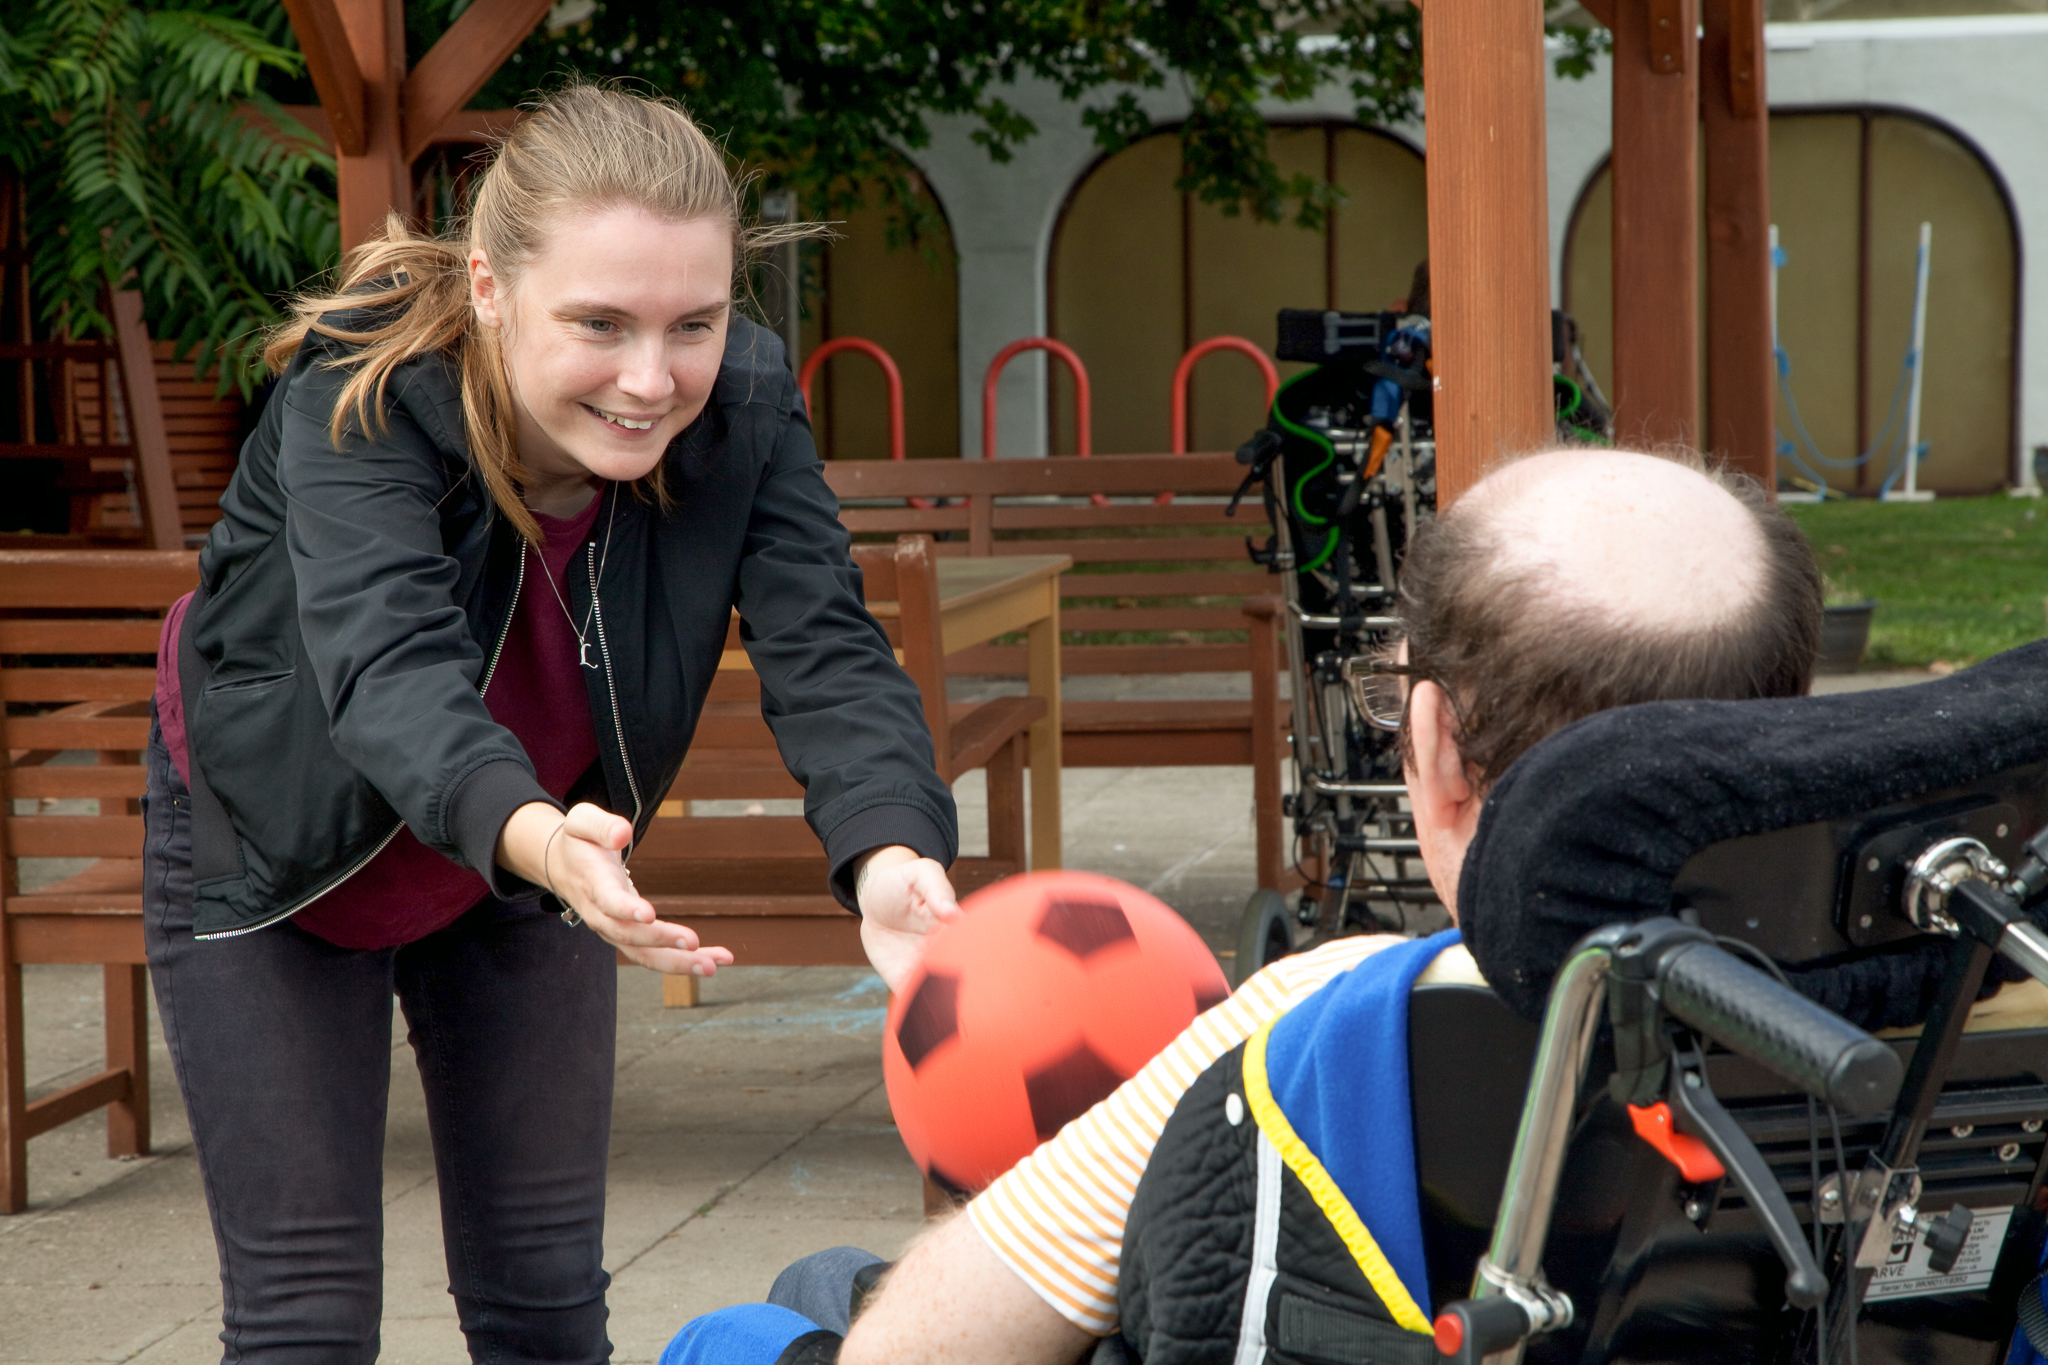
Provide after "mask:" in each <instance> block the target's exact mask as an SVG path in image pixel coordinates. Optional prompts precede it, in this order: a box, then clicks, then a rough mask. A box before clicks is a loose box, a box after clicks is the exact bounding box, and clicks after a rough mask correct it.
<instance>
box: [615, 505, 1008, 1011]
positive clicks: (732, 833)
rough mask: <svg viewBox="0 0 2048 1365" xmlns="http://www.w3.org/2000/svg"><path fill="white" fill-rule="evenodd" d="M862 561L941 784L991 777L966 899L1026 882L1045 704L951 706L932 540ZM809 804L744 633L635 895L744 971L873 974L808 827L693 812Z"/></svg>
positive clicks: (961, 870)
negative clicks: (1028, 784)
mask: <svg viewBox="0 0 2048 1365" xmlns="http://www.w3.org/2000/svg"><path fill="white" fill-rule="evenodd" d="M854 559H855V562H856V563H858V564H859V565H860V568H861V573H862V577H863V579H864V580H865V585H866V591H867V595H868V598H869V599H870V601H872V602H873V603H874V605H875V610H876V615H877V616H878V618H880V619H881V620H882V623H883V626H884V628H885V629H886V630H887V631H888V632H889V636H890V640H891V642H892V643H893V644H894V645H895V646H896V648H897V651H898V653H899V655H900V657H901V659H902V662H903V666H904V669H905V671H907V672H908V673H909V674H910V676H911V678H912V679H913V680H915V681H916V682H917V684H918V689H919V691H920V693H921V694H922V697H923V702H924V713H925V723H926V724H927V725H928V726H929V727H930V728H931V732H932V739H933V748H934V752H935V754H936V755H937V758H938V767H939V775H940V776H941V777H943V778H945V779H946V781H948V782H952V781H953V780H954V779H956V778H958V777H959V776H961V775H962V774H964V773H968V772H972V771H973V770H974V769H976V768H983V769H986V771H987V782H988V843H989V851H988V856H987V857H981V858H962V859H960V860H959V861H958V862H956V863H955V864H954V866H953V873H952V876H953V883H954V886H955V887H956V888H957V889H958V890H960V891H961V892H962V893H963V894H964V893H965V892H968V891H971V890H974V889H976V888H978V887H982V886H986V885H988V884H989V883H991V882H994V881H997V880H999V879H1001V878H1003V877H1007V876H1009V875H1011V874H1012V873H1015V872H1021V871H1023V870H1024V868H1025V866H1026V859H1025V847H1024V770H1025V766H1026V754H1027V739H1028V732H1029V729H1030V726H1031V724H1032V722H1033V721H1036V720H1037V719H1039V718H1040V717H1041V716H1043V715H1045V714H1046V706H1045V703H1044V702H1043V701H1042V700H1040V699H1039V698H1036V697H1002V698H998V699H996V700H993V701H987V702H983V703H980V704H979V705H961V706H950V705H948V704H947V703H946V700H945V695H946V694H945V675H944V672H943V667H944V661H945V651H944V649H943V647H942V645H941V643H940V632H939V611H938V573H937V559H936V557H935V556H934V554H933V547H932V542H931V540H930V539H929V538H928V537H924V536H904V537H902V538H901V539H900V540H899V541H898V542H897V543H895V544H893V545H890V544H879V545H860V546H856V547H855V550H854ZM803 794H804V792H803V788H802V787H801V786H800V785H798V783H797V781H796V779H795V778H793V777H791V776H790V775H789V771H788V769H787V768H785V767H784V766H783V762H782V756H781V754H780V753H779V752H778V751H777V750H776V747H775V740H774V736H773V734H772V733H771V732H770V731H769V729H768V724H767V722H766V721H765V720H763V719H762V717H761V692H760V683H759V680H758V679H757V678H756V677H755V675H754V673H753V670H752V669H751V668H750V667H749V666H748V664H747V662H746V656H745V654H744V653H743V652H741V649H740V644H739V639H738V632H737V626H735V628H734V630H733V632H732V633H731V634H730V635H729V637H728V640H727V654H726V660H725V664H724V665H723V666H721V668H720V670H719V675H718V680H717V681H716V683H714V684H713V688H712V692H711V696H710V698H709V700H708V701H707V702H706V704H705V708H704V715H703V718H702V719H701V720H700V721H699V722H698V726H697V734H696V737H695V739H694V740H693V741H692V743H691V746H690V753H689V756H688V758H687V759H685V760H684V763H683V770H682V772H681V774H680V775H679V776H678V777H677V779H676V782H675V785H674V786H673V787H671V788H670V790H669V793H668V797H667V799H666V800H665V801H664V802H663V803H662V808H661V816H660V817H659V818H657V819H656V820H655V821H654V823H653V826H652V827H651V828H650V829H649V831H648V833H647V836H646V837H645V838H644V839H642V840H641V842H640V845H639V847H638V848H636V849H635V850H634V853H633V879H634V882H635V884H636V885H637V886H638V887H639V888H640V890H641V892H642V894H644V895H645V896H647V898H648V899H649V900H650V901H652V902H653V903H654V905H655V908H656V909H657V910H659V911H660V913H661V915H662V917H663V918H664V919H677V920H681V921H683V922H685V923H687V924H689V925H690V926H691V927H692V928H693V929H695V930H697V932H698V933H699V935H701V936H702V938H703V941H704V942H706V943H717V944H723V945H724V946H725V947H728V948H731V949H732V950H733V953H734V955H735V957H736V958H737V959H738V960H739V961H741V962H743V963H748V964H774V965H777V966H803V965H811V964H821V963H822V964H865V963H866V962H867V954H866V953H865V951H863V949H862V947H861V942H860V921H859V919H858V918H857V917H855V916H853V915H850V914H848V913H847V912H846V910H845V909H843V908H842V907H841V906H840V905H839V903H838V902H837V901H836V900H834V899H833V898H832V896H831V894H830V892H828V891H827V890H826V888H825V879H826V876H827V873H828V872H829V870H830V869H829V868H828V867H827V865H826V859H825V854H824V850H823V849H822V848H821V847H820V846H819V844H818V838H817V836H816V835H815V834H813V833H812V832H811V828H810V826H809V824H807V823H806V822H805V821H804V819H803V818H802V817H801V816H793V815H782V816H778V815H752V816H722V815H694V814H691V813H689V812H690V807H689V803H690V802H693V801H734V800H739V801H762V802H765V801H770V800H776V799H785V798H790V797H801V796H802V795H803ZM694 984H695V983H694V979H693V978H669V979H667V980H666V981H665V982H664V987H665V991H664V998H665V999H667V1000H668V1001H669V1003H671V1004H689V1003H693V1002H694V989H693V987H694Z"/></svg>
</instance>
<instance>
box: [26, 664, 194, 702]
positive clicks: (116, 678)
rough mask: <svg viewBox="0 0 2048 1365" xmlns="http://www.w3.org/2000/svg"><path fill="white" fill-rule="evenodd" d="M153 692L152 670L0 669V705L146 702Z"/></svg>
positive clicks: (154, 677) (153, 673)
mask: <svg viewBox="0 0 2048 1365" xmlns="http://www.w3.org/2000/svg"><path fill="white" fill-rule="evenodd" d="M155 691H156V670H155V669H153V668H0V701H135V700H138V699H140V700H144V701H146V700H148V699H149V696H150V694H151V693H153V692H155Z"/></svg>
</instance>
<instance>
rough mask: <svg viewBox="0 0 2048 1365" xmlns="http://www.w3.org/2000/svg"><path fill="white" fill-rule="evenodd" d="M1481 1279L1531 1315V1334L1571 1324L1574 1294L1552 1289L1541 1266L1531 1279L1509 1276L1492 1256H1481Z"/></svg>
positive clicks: (1556, 1330)
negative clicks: (1496, 1263) (1495, 1262)
mask: <svg viewBox="0 0 2048 1365" xmlns="http://www.w3.org/2000/svg"><path fill="white" fill-rule="evenodd" d="M1479 1278H1480V1279H1481V1280H1483V1281H1485V1282H1486V1283H1487V1284H1490V1285H1492V1286H1493V1287H1494V1288H1495V1289H1496V1290H1498V1291H1499V1292H1500V1295H1501V1297H1503V1298H1505V1299H1509V1300H1511V1301H1513V1302H1514V1303H1515V1304H1516V1305H1517V1306H1518V1307H1519V1308H1521V1310H1522V1311H1523V1312H1524V1313H1527V1314H1528V1315H1529V1335H1530V1336H1532V1337H1535V1336H1541V1335H1543V1334H1544V1333H1545V1332H1562V1331H1563V1330H1564V1329H1565V1328H1567V1327H1569V1326H1571V1325H1572V1313H1573V1309H1572V1300H1571V1295H1569V1294H1565V1293H1562V1292H1560V1291H1558V1290H1556V1289H1552V1288H1551V1287H1550V1284H1549V1282H1548V1281H1546V1280H1545V1279H1544V1278H1543V1272H1542V1270H1541V1269H1538V1270H1537V1272H1536V1273H1535V1274H1534V1275H1533V1276H1530V1277H1528V1278H1524V1277H1522V1276H1520V1275H1510V1274H1508V1273H1507V1272H1506V1271H1504V1270H1502V1269H1501V1268H1500V1267H1499V1266H1497V1265H1495V1264H1494V1263H1493V1258H1492V1257H1490V1256H1482V1257H1480V1258H1479Z"/></svg>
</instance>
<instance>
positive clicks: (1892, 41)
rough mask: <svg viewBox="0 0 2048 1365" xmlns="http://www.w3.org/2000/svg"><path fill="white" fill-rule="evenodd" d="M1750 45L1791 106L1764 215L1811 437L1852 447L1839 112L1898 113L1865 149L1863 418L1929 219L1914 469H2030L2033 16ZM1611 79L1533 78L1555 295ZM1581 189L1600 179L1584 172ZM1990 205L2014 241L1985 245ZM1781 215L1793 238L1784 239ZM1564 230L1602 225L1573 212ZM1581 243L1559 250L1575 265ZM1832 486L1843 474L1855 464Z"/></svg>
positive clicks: (1576, 278)
mask: <svg viewBox="0 0 2048 1365" xmlns="http://www.w3.org/2000/svg"><path fill="white" fill-rule="evenodd" d="M1766 46H1767V48H1768V50H1769V65H1768V70H1767V77H1766V79H1767V82H1768V84H1767V89H1768V94H1769V98H1770V103H1771V108H1772V110H1773V112H1774V114H1777V115H1781V116H1784V115H1792V114H1801V115H1803V116H1802V117H1799V118H1792V117H1779V118H1778V119H1777V120H1776V125H1775V126H1774V128H1773V133H1772V155H1773V162H1774V164H1773V166H1772V176H1771V187H1772V195H1773V199H1774V213H1773V217H1774V218H1776V219H1777V220H1778V221H1779V222H1780V223H1781V224H1783V225H1785V226H1786V227H1787V228H1788V236H1787V239H1786V241H1785V247H1786V250H1787V254H1788V260H1787V264H1786V270H1785V273H1784V275H1783V277H1782V280H1781V288H1782V290H1783V291H1784V293H1783V297H1782V298H1781V304H1780V309H1779V318H1780V324H1781V329H1782V334H1781V335H1782V340H1783V341H1784V344H1785V348H1786V350H1787V351H1788V352H1789V353H1790V355H1791V357H1792V363H1793V367H1794V368H1793V384H1794V390H1795V392H1796V394H1797V396H1798V400H1799V403H1800V405H1801V408H1802V413H1803V415H1804V416H1805V417H1806V421H1807V426H1808V428H1809V430H1811V431H1812V433H1813V435H1814V437H1815V440H1816V442H1817V443H1818V444H1819V445H1820V446H1821V447H1822V449H1823V450H1825V451H1827V452H1828V453H1829V454H1831V455H1847V454H1852V453H1853V452H1854V449H1855V400H1854V391H1855V375H1854V371H1855V345H1854V339H1853V328H1854V327H1855V288H1856V284H1855V274H1856V270H1857V248H1856V242H1855V235H1856V234H1855V221H1856V216H1855V213H1854V212H1853V210H1852V207H1851V206H1845V205H1843V204H1842V203H1841V202H1840V201H1841V199H1842V197H1843V196H1844V195H1845V194H1847V193H1853V190H1852V189H1850V188H1849V187H1851V186H1853V185H1854V183H1855V182H1854V179H1853V177H1852V175H1851V173H1852V172H1853V171H1854V168H1855V166H1856V163H1857V160H1858V157H1859V150H1858V147H1857V142H1856V139H1857V138H1858V136H1859V135H1860V134H1859V125H1860V119H1859V118H1858V117H1857V116H1856V115H1855V114H1853V113H1850V112H1849V111H1854V110H1860V109H1865V108H1868V109H1873V110H1878V111H1887V112H1896V113H1900V114H1904V115H1908V116H1910V117H1906V118H1899V119H1883V120H1880V121H1879V122H1878V123H1877V125H1876V127H1875V131H1876V133H1877V138H1876V140H1875V141H1874V143H1873V148H1872V151H1873V171H1874V176H1873V181H1872V186H1871V189H1872V198H1873V215H1872V222H1873V234H1872V242H1871V294H1872V297H1871V321H1870V336H1871V341H1870V350H1869V359H1868V361H1867V364H1868V366H1869V379H1868V390H1869V408H1868V409H1867V410H1866V412H1867V416H1866V420H1865V430H1866V431H1867V432H1868V433H1870V434H1872V435H1874V434H1875V433H1876V431H1877V430H1878V428H1879V427H1880V426H1881V425H1882V423H1883V418H1884V406H1885V404H1886V401H1887V400H1888V399H1889V397H1890V395H1891V390H1892V380H1893V378H1894V377H1895V375H1896V373H1897V369H1898V365H1899V361H1900V358H1901V355H1902V352H1903V348H1904V342H1905V336H1906V322H1905V320H1904V319H1905V318H1906V317H1908V316H1910V312H1911V307H1912V301H1911V294H1910V291H1911V288H1912V273H1911V272H1912V265H1911V261H1912V252H1913V249H1914V243H1913V238H1914V236H1915V235H1916V234H1917V232H1918V228H1919V224H1920V222H1921V220H1922V219H1923V218H1926V219H1930V220H1932V221H1933V222H1934V224H1935V227H1934V250H1933V278H1932V281H1931V283H1930V288H1929V331H1930V335H1929V340H1928V347H1927V381H1926V386H1927V387H1926V400H1925V401H1926V404H1927V413H1926V416H1925V419H1924V421H1923V436H1922V439H1923V440H1926V441H1927V442H1928V445H1929V454H1928V458H1927V461H1926V463H1925V464H1923V465H1922V466H1921V471H1922V475H1923V479H1924V481H1925V482H1927V483H1930V484H1933V485H1934V486H1936V487H1940V486H1943V485H1947V486H1949V487H1952V488H1954V489H1956V490H1957V491H1963V490H1970V489H1974V490H1977V491H1981V490H1982V489H1983V488H1985V487H1987V486H1991V485H1995V484H1999V483H2013V482H2031V480H2032V468H2031V465H2032V460H2031V458H2029V457H2028V456H2026V455H2023V452H2031V451H2032V450H2033V449H2034V447H2036V446H2040V445H2048V273H2044V272H2042V271H2040V270H2031V271H2030V270H2029V269H2028V268H2027V264H2028V254H2029V253H2028V250H2027V248H2028V244H2029V243H2032V242H2040V241H2048V236H2044V235H2043V234H2044V233H2048V141H2044V139H2043V138H2042V136H2041V133H2040V130H2041V129H2042V128H2043V127H2044V126H2048V83H2044V82H2043V81H2042V79H2041V72H2043V71H2044V70H2048V16H2043V15H1997V16H1980V17H1966V18H1953V19H1897V20H1882V21H1845V22H1838V23H1828V22H1822V23H1812V24H1772V25H1770V26H1769V28H1768V30H1767V32H1766ZM1609 88H1610V87H1609V79H1608V77H1607V74H1606V73H1605V71H1604V70H1603V71H1599V72H1596V73H1595V75H1594V76H1593V77H1592V78H1590V79H1588V80H1585V81H1565V80H1559V79H1557V78H1556V77H1555V76H1553V77H1552V78H1551V81H1550V97H1549V109H1548V115H1549V145H1550V166H1549V171H1550V184H1551V196H1550V201H1551V220H1550V232H1551V237H1550V240H1551V251H1552V256H1553V262H1554V265H1555V268H1556V272H1557V276H1556V285H1557V295H1558V297H1559V299H1560V300H1563V298H1564V295H1565V290H1564V287H1563V286H1564V276H1565V275H1566V274H1567V246H1568V243H1570V242H1571V237H1572V234H1571V231H1570V228H1571V223H1572V214H1573V209H1574V207H1575V205H1576V203H1577V201H1578V199H1579V197H1580V196H1581V194H1582V193H1585V192H1586V191H1587V189H1588V187H1589V185H1591V183H1592V182H1593V181H1594V179H1595V176H1596V173H1597V172H1598V171H1599V169H1600V167H1601V165H1602V164H1603V163H1604V162H1605V160H1606V158H1607V154H1608V150H1609V147H1610V144H1611V128H1612V119H1611V106H1610V100H1609ZM1971 162H1978V163H1979V165H1980V166H1981V169H1978V168H1977V167H1973V166H1972V165H1971V164H1970V163H1971ZM1592 192H1593V194H1595V195H1598V194H1601V193H1604V191H1603V190H1601V189H1600V187H1599V186H1597V185H1592ZM1994 197H1995V198H1996V199H1998V200H1999V201H2001V202H2000V203H1999V204H1996V205H1994V204H1993V203H1991V202H1990V201H1991V199H1992V198H1994ZM1589 207H1590V206H1589ZM1845 208H1850V209H1851V211H1846V212H1845ZM1999 209H2002V210H2003V211H2004V214H2005V216H2007V218H2008V220H2009V222H2010V223H2011V232H2012V236H2016V238H2017V242H2016V244H2014V243H2013V242H2012V240H2011V237H2006V238H2005V240H2004V241H2003V242H2001V240H2000V238H2001V237H2002V236H2004V234H2003V233H2002V231H2001V230H2000V224H1999V222H1998V219H1999V217H2000V216H2001V215H2000V213H1999V212H1998V210H1999ZM1795 220H1797V221H1799V222H1801V223H1802V224H1803V227H1802V231H1801V236H1802V237H1803V238H1804V239H1805V240H1803V241H1801V240H1794V239H1793V238H1792V237H1791V236H1790V235H1789V228H1790V226H1791V224H1792V223H1793V222H1794V221H1795ZM1581 231H1582V232H1583V231H1592V232H1594V234H1595V236H1596V237H1597V236H1598V235H1599V233H1600V232H1601V231H1602V230H1600V229H1596V228H1594V227H1593V225H1592V221H1591V217H1590V214H1589V215H1588V216H1587V217H1585V218H1583V219H1582V228H1581ZM1593 245H1594V244H1592V243H1590V242H1587V241H1581V242H1577V243H1573V244H1572V245H1571V248H1570V249H1571V252H1572V255H1573V257H1574V265H1576V257H1578V256H1579V255H1580V253H1582V252H1585V251H1588V250H1590V249H1592V247H1593ZM1598 250H1599V252H1601V253H1604V243H1602V244H1598ZM1570 273H1571V274H1572V276H1573V278H1572V299H1571V306H1572V308H1573V310H1574V312H1575V313H1577V314H1578V316H1579V318H1580V321H1581V324H1582V325H1584V326H1587V327H1588V330H1589V331H1590V330H1592V328H1593V326H1594V325H1596V321H1595V320H1596V319H1597V318H1598V316H1599V314H1600V311H1601V309H1602V307H1603V306H1605V304H1606V300H1604V299H1603V298H1600V297H1598V295H1599V292H1600V287H1599V286H1598V285H1597V284H1596V283H1594V282H1592V281H1590V280H1585V279H1582V274H1583V273H1584V272H1581V271H1579V270H1577V269H1576V268H1573V269H1572V270H1571V271H1570ZM2008 281H2009V283H2008ZM1589 285H1590V286H1591V292H1584V287H1585V286H1589ZM2000 294H2004V295H2006V296H2007V297H2009V298H2010V299H2011V301H2012V302H2011V304H2010V308H2011V309H2012V310H2013V311H2014V312H2016V314H2017V325H2016V326H2015V325H2013V324H2012V322H2011V321H2010V320H2009V318H2010V315H2009V314H2008V315H2007V317H2006V318H2005V319H2001V317H2000V316H1999V315H1998V311H1999V310H1998V308H1997V305H1996V304H1995V302H1992V300H1994V299H1995V298H1996V297H1997V296H1999V295H2000ZM1980 301H1981V302H1980ZM1959 308H1960V311H1959V312H1958V311H1957V310H1958V309H1959ZM1845 329H1849V330H1845ZM2008 415H2009V416H2008ZM1785 424H1786V423H1785V422H1784V421H1783V420H1782V417H1781V422H1780V425H1781V426H1783V425H1785ZM2001 424H2003V425H2004V427H2005V429H2004V430H2003V431H2000V430H1998V428H1999V426H2000V425H2001ZM1838 482H1840V483H1842V484H1845V485H1847V486H1852V487H1853V486H1854V478H1853V475H1851V476H1849V477H1848V478H1847V479H1839V480H1838Z"/></svg>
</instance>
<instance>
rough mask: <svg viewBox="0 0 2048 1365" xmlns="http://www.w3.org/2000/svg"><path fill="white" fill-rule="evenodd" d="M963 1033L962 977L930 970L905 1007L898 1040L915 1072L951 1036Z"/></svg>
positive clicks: (898, 1026)
mask: <svg viewBox="0 0 2048 1365" xmlns="http://www.w3.org/2000/svg"><path fill="white" fill-rule="evenodd" d="M959 1036H960V978H959V977H957V976H947V975H945V974H944V973H942V972H931V973H928V974H927V975H926V976H925V979H924V980H922V981H920V982H919V983H918V984H917V993H916V994H914V995H912V996H911V997H910V1003H909V1004H908V1005H906V1006H904V1008H903V1022H902V1023H900V1024H898V1025H897V1026H896V1042H897V1045H898V1046H899V1047H901V1048H902V1049H903V1060H904V1061H906V1062H909V1063H910V1069H911V1070H912V1071H915V1070H917V1068H918V1067H919V1066H920V1065H922V1064H923V1062H924V1059H925V1058H926V1057H929V1056H930V1055H931V1054H932V1050H933V1049H934V1048H936V1047H938V1046H939V1044H941V1043H943V1042H945V1041H946V1040H947V1039H948V1038H957V1037H959Z"/></svg>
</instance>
